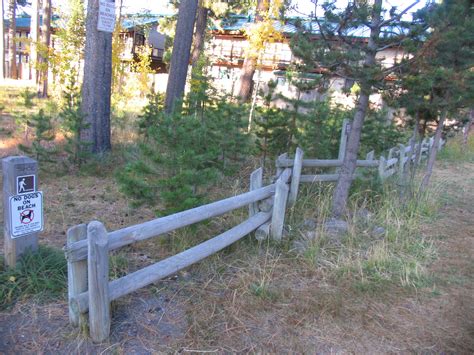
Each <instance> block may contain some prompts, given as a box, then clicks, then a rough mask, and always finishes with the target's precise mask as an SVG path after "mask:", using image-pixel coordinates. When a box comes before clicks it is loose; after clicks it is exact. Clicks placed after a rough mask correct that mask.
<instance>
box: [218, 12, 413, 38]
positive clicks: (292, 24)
mask: <svg viewBox="0 0 474 355" xmlns="http://www.w3.org/2000/svg"><path fill="white" fill-rule="evenodd" d="M253 22H254V16H252V15H230V16H229V17H228V18H226V19H223V20H222V21H221V23H220V26H219V27H214V30H217V31H224V32H243V31H245V30H246V29H248V28H249V27H250V26H251V25H252V23H253ZM319 22H320V23H324V19H319ZM408 25H409V23H408V22H407V23H403V24H402V26H392V27H387V28H386V29H385V32H384V31H382V33H381V34H382V36H386V35H388V36H390V35H391V36H394V35H400V34H402V33H405V32H406V29H407V27H408ZM274 26H275V28H276V29H279V30H280V31H281V32H282V33H283V34H286V35H292V34H295V33H296V32H297V31H298V28H302V29H303V30H304V31H308V32H310V33H313V34H315V35H317V34H319V33H320V31H319V25H318V21H316V20H315V19H310V18H299V17H292V18H288V19H286V20H285V21H284V22H282V21H275V22H274ZM330 27H333V28H334V29H336V27H337V24H336V23H334V24H333V26H330ZM369 34H370V29H369V28H368V27H367V26H362V27H357V28H356V27H354V28H352V29H348V30H347V31H346V33H345V35H346V36H349V37H358V38H368V36H369Z"/></svg>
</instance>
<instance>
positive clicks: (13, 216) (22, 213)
mask: <svg viewBox="0 0 474 355" xmlns="http://www.w3.org/2000/svg"><path fill="white" fill-rule="evenodd" d="M42 230H43V192H41V191H36V192H31V193H26V194H21V195H16V196H12V197H10V234H11V236H12V238H18V237H21V236H23V235H27V234H31V233H35V232H40V231H42Z"/></svg>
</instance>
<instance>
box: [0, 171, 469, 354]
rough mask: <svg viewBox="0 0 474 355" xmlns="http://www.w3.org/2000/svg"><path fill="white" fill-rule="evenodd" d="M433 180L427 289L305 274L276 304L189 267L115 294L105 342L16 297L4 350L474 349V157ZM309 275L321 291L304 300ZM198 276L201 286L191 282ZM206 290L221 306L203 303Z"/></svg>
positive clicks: (57, 311) (46, 307)
mask: <svg viewBox="0 0 474 355" xmlns="http://www.w3.org/2000/svg"><path fill="white" fill-rule="evenodd" d="M434 180H435V183H437V184H440V186H441V187H442V190H443V194H442V195H443V207H442V208H441V211H440V219H438V220H437V221H436V222H434V223H431V224H427V225H424V226H423V235H425V236H429V237H430V238H432V240H433V242H434V244H435V245H436V247H437V250H438V255H437V258H436V260H435V261H434V262H433V263H432V265H430V267H429V272H430V274H431V275H432V277H433V282H432V284H431V285H430V286H429V288H428V289H426V288H425V289H423V290H420V291H419V292H409V293H406V294H404V293H403V292H395V293H390V292H388V293H387V294H384V295H383V297H380V296H374V297H368V296H364V297H359V298H358V297H353V295H344V294H336V293H334V292H331V290H330V289H329V287H330V286H329V285H327V284H325V283H324V280H320V279H318V278H317V275H315V276H314V279H311V278H312V277H313V276H312V275H307V276H305V279H304V280H303V279H301V280H300V279H296V278H295V279H294V280H292V284H291V287H290V288H289V289H288V290H286V291H285V292H286V293H287V294H286V296H285V300H290V302H286V301H285V302H283V301H281V302H280V301H278V300H277V301H274V302H273V303H271V304H270V305H269V304H268V303H266V302H265V301H262V300H260V299H259V300H257V301H255V300H249V297H247V298H245V296H242V295H239V293H238V290H239V288H238V285H233V284H232V283H231V282H228V283H226V281H222V283H221V285H222V288H218V287H209V288H208V285H209V283H210V282H211V281H210V280H199V279H198V280H196V279H194V278H193V279H191V278H190V277H189V276H190V275H189V274H188V273H182V274H179V275H178V277H175V278H171V279H168V280H165V281H163V282H160V283H159V284H157V285H156V286H153V287H150V288H147V289H146V290H143V291H140V292H138V293H136V294H134V295H133V296H131V297H129V298H124V299H123V300H120V301H119V302H118V303H117V304H115V305H114V309H115V311H114V318H113V324H112V334H111V339H110V341H109V342H108V343H106V344H101V345H93V344H92V343H90V342H89V341H88V340H87V339H86V338H84V337H83V336H81V335H80V334H78V332H77V331H76V330H75V329H73V328H71V327H70V326H69V325H68V320H67V306H66V304H65V303H64V302H63V301H60V302H56V303H54V304H43V305H38V304H36V303H33V302H25V303H20V304H17V305H16V306H15V307H14V308H13V309H11V310H9V311H6V312H1V313H0V354H2V353H5V354H21V353H25V354H26V353H36V352H41V353H81V354H82V353H92V354H94V353H134V354H151V353H156V352H167V353H169V352H176V351H179V352H192V351H197V350H199V351H212V352H244V353H246V352H258V351H263V352H296V353H299V352H305V353H373V354H375V353H412V352H415V353H461V354H471V353H474V217H473V216H474V164H472V163H462V164H461V163H460V164H457V165H456V164H447V163H442V162H441V163H439V164H438V167H437V169H436V172H435V176H434ZM229 272H235V273H239V272H240V273H242V272H245V270H238V269H236V270H231V271H229ZM293 276H294V275H288V278H291V277H293ZM299 281H302V282H303V281H304V284H299V283H298V282H299ZM309 282H314V283H315V284H316V283H317V284H318V286H317V288H316V289H315V288H312V289H311V292H313V291H314V290H317V292H318V293H315V294H312V295H311V298H312V301H311V302H306V301H305V303H301V301H299V295H301V294H302V293H304V292H309V289H308V288H307V284H308V283H309ZM190 283H194V284H195V285H198V287H197V288H195V290H196V289H199V290H196V291H195V292H194V293H192V292H190V290H191V291H192V290H193V289H192V287H189V286H187V285H189V284H190ZM217 285H219V284H217ZM183 290H184V291H183ZM200 298H207V299H211V300H212V302H211V301H209V300H208V301H207V302H206V305H213V307H209V308H205V309H202V307H201V303H200V302H199V300H200ZM249 305H250V306H252V307H254V309H255V311H254V312H253V311H249V308H247V307H248V306H249ZM289 309H290V311H289ZM223 315H225V318H223V317H224V316H223ZM200 317H201V318H200ZM223 319H225V321H223Z"/></svg>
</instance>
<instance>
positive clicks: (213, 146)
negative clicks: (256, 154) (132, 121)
mask: <svg viewBox="0 0 474 355" xmlns="http://www.w3.org/2000/svg"><path fill="white" fill-rule="evenodd" d="M199 73H205V71H204V72H201V71H199ZM193 80H200V81H202V82H200V83H194V85H192V87H193V88H194V90H196V91H193V92H191V93H190V95H189V96H188V98H187V99H186V100H185V102H184V104H180V105H179V106H182V110H181V111H174V112H173V113H171V114H167V113H166V112H165V111H164V110H163V101H162V97H160V96H159V95H154V96H151V97H150V101H149V103H148V105H147V106H146V107H145V109H144V112H143V114H142V116H141V117H140V121H139V129H140V132H141V140H140V142H139V144H138V150H137V151H136V152H135V154H134V156H133V161H132V162H131V163H129V164H128V165H127V166H126V168H125V170H123V171H120V172H119V173H118V174H117V178H118V181H119V183H120V186H121V189H122V191H123V192H125V193H126V194H127V195H129V196H130V197H132V198H133V199H134V204H136V205H138V204H148V205H150V206H155V205H156V204H158V202H160V199H161V202H162V203H163V205H164V208H163V209H162V210H160V211H157V213H159V214H162V213H172V212H176V211H179V210H183V209H188V208H191V207H195V206H197V205H199V204H201V203H203V202H204V201H205V200H206V192H207V191H208V188H209V186H212V185H213V184H214V183H215V182H216V181H217V180H218V179H219V177H221V176H222V175H223V174H226V173H228V172H232V171H233V167H234V166H235V162H238V161H239V160H240V159H241V158H242V155H244V154H245V153H247V147H248V137H247V136H246V135H244V134H243V133H242V128H243V127H242V125H243V120H242V118H243V117H242V115H243V114H245V112H242V110H241V108H240V107H237V106H234V105H232V104H228V103H227V102H226V98H223V97H219V96H215V95H214V94H213V93H214V90H212V88H211V86H210V85H209V80H210V79H209V78H208V77H207V76H205V75H202V76H200V77H194V79H193Z"/></svg>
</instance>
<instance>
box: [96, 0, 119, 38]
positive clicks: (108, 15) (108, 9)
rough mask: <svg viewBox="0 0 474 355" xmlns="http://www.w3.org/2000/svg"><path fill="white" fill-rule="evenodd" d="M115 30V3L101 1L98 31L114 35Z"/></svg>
mask: <svg viewBox="0 0 474 355" xmlns="http://www.w3.org/2000/svg"><path fill="white" fill-rule="evenodd" d="M114 28H115V1H114V0H99V19H98V21H97V30H98V31H102V32H109V33H113V32H114Z"/></svg>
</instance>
